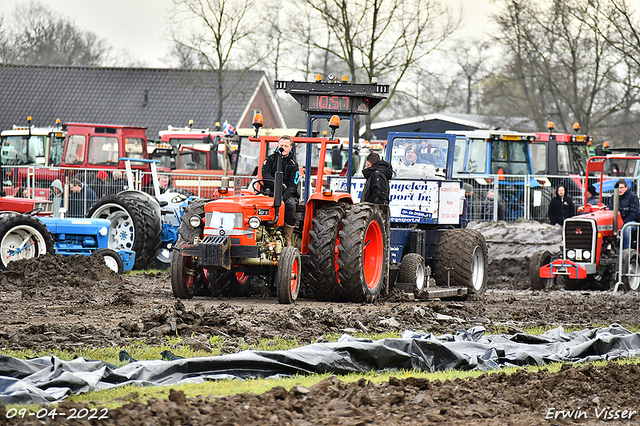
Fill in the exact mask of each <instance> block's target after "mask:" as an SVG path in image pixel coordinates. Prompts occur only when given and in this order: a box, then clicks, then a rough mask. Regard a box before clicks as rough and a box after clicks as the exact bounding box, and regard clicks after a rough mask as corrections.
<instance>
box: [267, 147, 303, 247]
mask: <svg viewBox="0 0 640 426" xmlns="http://www.w3.org/2000/svg"><path fill="white" fill-rule="evenodd" d="M292 146H293V140H292V139H291V136H286V135H285V136H281V137H280V139H279V140H278V150H280V149H282V151H281V152H282V154H281V155H282V177H283V183H284V185H285V186H286V189H285V190H284V192H283V193H282V201H283V202H284V228H283V230H282V235H283V236H284V241H285V245H286V246H290V245H291V236H292V235H293V228H294V227H295V226H296V223H297V222H298V214H297V212H296V205H297V204H298V200H299V199H300V195H299V194H298V182H299V181H300V171H299V169H298V163H297V162H296V159H295V158H294V155H293V153H292V152H291V148H292ZM276 155H278V154H277V153H273V154H271V155H270V156H268V157H267V159H266V160H264V163H263V164H262V178H263V179H266V180H267V181H270V182H265V185H263V188H264V187H268V188H271V190H273V182H275V174H276V164H277V163H276Z"/></svg>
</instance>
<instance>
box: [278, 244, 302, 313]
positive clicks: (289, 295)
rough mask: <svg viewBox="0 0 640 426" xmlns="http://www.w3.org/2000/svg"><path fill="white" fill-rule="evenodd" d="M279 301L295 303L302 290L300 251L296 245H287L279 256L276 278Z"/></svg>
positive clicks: (288, 303) (289, 303)
mask: <svg viewBox="0 0 640 426" xmlns="http://www.w3.org/2000/svg"><path fill="white" fill-rule="evenodd" d="M275 284H276V289H277V291H278V303H282V304H287V305H291V304H292V303H295V301H296V299H297V298H298V293H299V292H300V251H299V250H298V249H297V248H296V247H285V248H283V249H282V253H280V257H279V258H278V270H277V271H276V279H275Z"/></svg>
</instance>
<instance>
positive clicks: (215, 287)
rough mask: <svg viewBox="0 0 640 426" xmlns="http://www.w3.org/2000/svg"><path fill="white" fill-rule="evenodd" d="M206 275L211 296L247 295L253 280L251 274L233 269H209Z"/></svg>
mask: <svg viewBox="0 0 640 426" xmlns="http://www.w3.org/2000/svg"><path fill="white" fill-rule="evenodd" d="M207 277H208V279H209V291H210V292H211V294H212V295H213V296H223V297H227V296H238V297H243V296H247V295H248V294H249V290H250V289H251V284H252V282H253V275H248V274H246V273H244V272H237V271H233V270H231V271H226V270H217V269H209V270H207Z"/></svg>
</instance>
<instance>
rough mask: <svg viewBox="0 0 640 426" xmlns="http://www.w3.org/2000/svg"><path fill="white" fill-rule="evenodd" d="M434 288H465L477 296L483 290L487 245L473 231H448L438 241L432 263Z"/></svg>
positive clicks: (485, 283)
mask: <svg viewBox="0 0 640 426" xmlns="http://www.w3.org/2000/svg"><path fill="white" fill-rule="evenodd" d="M434 266H435V276H436V283H437V285H438V286H441V287H447V286H452V287H455V286H463V287H467V292H468V294H473V295H477V296H481V295H482V294H483V293H484V292H485V290H486V287H487V266H488V262H487V243H486V242H485V239H484V237H483V236H482V234H480V233H479V232H477V231H473V230H470V229H450V230H448V231H446V232H445V233H443V234H442V235H441V236H440V238H438V245H437V248H436V260H435V265H434Z"/></svg>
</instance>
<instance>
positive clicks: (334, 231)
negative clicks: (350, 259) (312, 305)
mask: <svg viewBox="0 0 640 426" xmlns="http://www.w3.org/2000/svg"><path fill="white" fill-rule="evenodd" d="M344 213H345V205H343V204H332V205H328V206H326V207H322V208H318V209H316V210H314V212H313V221H312V226H311V231H309V262H308V263H306V264H305V267H304V271H305V282H306V283H307V284H308V285H309V288H311V291H312V292H313V296H314V298H315V299H316V300H319V301H323V302H326V301H330V300H333V299H335V297H336V289H337V287H338V243H339V242H340V238H339V235H338V233H339V231H340V227H341V223H342V218H343V217H344Z"/></svg>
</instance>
